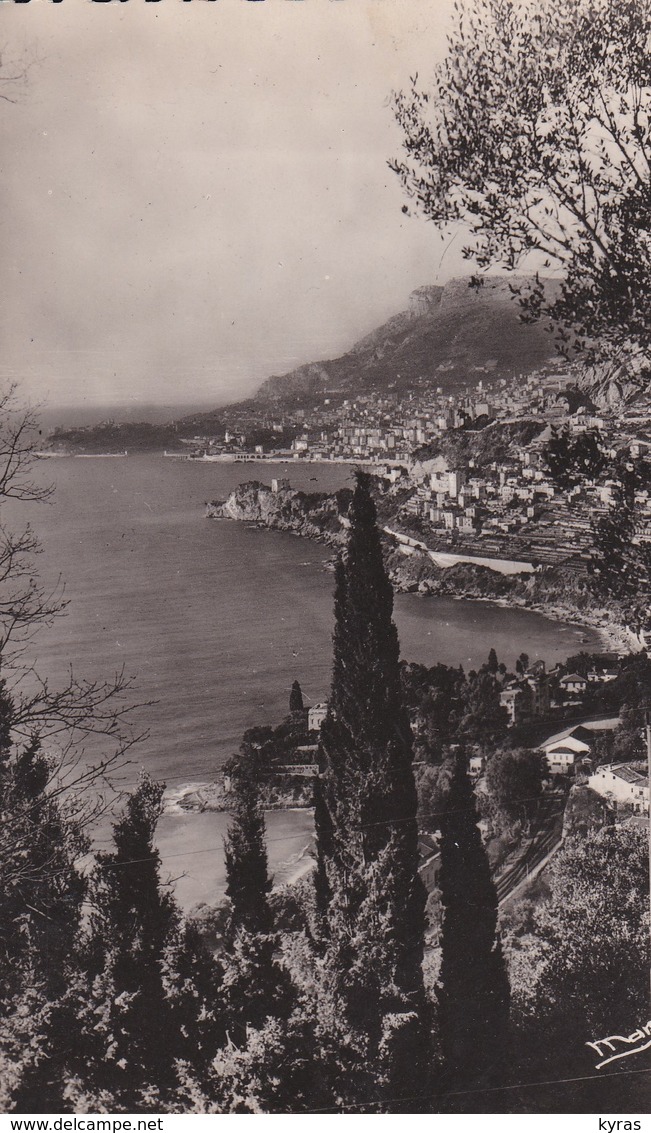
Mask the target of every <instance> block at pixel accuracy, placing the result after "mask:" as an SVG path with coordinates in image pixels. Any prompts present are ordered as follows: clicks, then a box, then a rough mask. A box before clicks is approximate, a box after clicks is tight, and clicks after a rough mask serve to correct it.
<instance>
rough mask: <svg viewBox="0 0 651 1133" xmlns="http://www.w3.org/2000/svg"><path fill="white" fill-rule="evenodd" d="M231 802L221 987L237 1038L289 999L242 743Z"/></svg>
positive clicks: (253, 774) (253, 779) (256, 788)
mask: <svg viewBox="0 0 651 1133" xmlns="http://www.w3.org/2000/svg"><path fill="white" fill-rule="evenodd" d="M231 778H232V783H233V793H234V804H233V808H232V811H231V815H232V818H231V824H230V826H229V830H228V836H227V838H226V841H225V845H224V849H225V854H226V895H227V896H228V897H229V898H230V902H231V908H230V916H229V924H228V929H227V933H228V937H229V951H228V956H227V957H226V958H225V965H226V967H225V974H224V989H225V993H226V1000H227V1012H228V1018H229V1026H230V1027H231V1029H232V1030H233V1032H234V1035H235V1037H236V1039H237V1040H238V1041H241V1040H242V1039H243V1038H244V1037H245V1036H246V1031H247V1026H249V1025H251V1026H255V1027H259V1026H261V1025H262V1024H263V1023H264V1021H265V1019H267V1018H268V1017H269V1016H285V1015H287V1014H288V1013H289V1011H290V1010H291V1007H292V1005H293V995H292V989H291V981H290V979H289V976H288V974H287V972H286V971H285V970H284V969H283V968H282V967H281V966H280V964H279V963H278V961H277V959H276V957H275V953H276V951H277V943H278V942H277V936H276V934H275V932H274V921H273V915H272V912H271V908H270V905H269V893H270V891H271V885H272V883H271V878H270V877H269V869H268V861H267V847H266V843H265V820H264V810H263V807H262V802H261V799H260V771H259V759H258V758H257V752H256V751H255V750H254V749H253V748H251V747H250V746H247V745H243V747H242V749H241V752H240V755H239V757H238V760H237V762H236V763H235V764H234V766H233V768H232V770H231Z"/></svg>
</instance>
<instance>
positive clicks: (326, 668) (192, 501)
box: [2, 454, 599, 909]
mask: <svg viewBox="0 0 651 1133" xmlns="http://www.w3.org/2000/svg"><path fill="white" fill-rule="evenodd" d="M35 474H36V476H37V477H38V478H39V479H42V480H43V482H44V483H45V482H48V483H52V484H53V485H54V488H55V490H54V492H53V495H52V497H51V499H50V500H49V501H48V502H42V503H31V504H29V505H27V504H21V503H15V502H10V503H5V504H4V505H3V516H2V519H3V522H5V523H8V524H9V525H13V526H16V525H20V524H21V523H24V522H26V521H29V523H30V524H31V526H32V528H33V529H34V531H35V533H36V534H37V535H38V537H39V539H40V541H41V544H42V548H43V554H42V556H40V557H39V561H38V569H39V575H40V578H41V579H42V581H43V582H44V583H45V584H46V585H48V586H50V587H52V588H55V587H57V586H60V585H64V586H65V598H66V600H67V601H68V603H69V604H68V607H67V610H66V613H65V616H64V617H61V618H57V619H56V620H55V622H54V624H53V625H52V626H51V627H50V628H46V629H43V631H42V632H40V634H39V635H38V638H37V639H36V641H35V643H34V645H33V647H31V648H33V654H34V656H33V659H34V663H35V665H36V667H37V669H38V671H39V673H40V674H41V675H42V676H43V677H46V678H47V679H48V680H50V681H51V682H52V684H53V685H56V683H57V682H61V681H65V680H66V679H67V676H68V672H69V668H70V666H72V667H73V669H74V671H75V673H76V674H78V675H79V676H82V677H85V678H88V679H98V680H100V679H106V678H110V677H111V676H112V675H113V674H114V673H116V672H118V671H121V670H122V669H123V670H124V672H125V674H126V675H128V676H129V677H133V678H134V689H133V692H132V696H133V700H134V702H138V703H139V704H140V705H141V707H140V708H138V709H137V710H136V711H135V712H134V714H133V717H134V725H135V726H136V727H137V728H138V730H141V731H145V730H146V732H147V736H146V738H144V739H143V740H142V741H141V743H140V744H139V745H138V746H137V748H136V749H135V750H133V751H132V752H131V759H132V763H131V764H130V765H129V766H128V767H127V768H125V769H124V771H123V773H122V774H123V782H124V785H125V786H127V787H128V786H129V784H130V783H132V782H135V779H136V777H137V773H138V770H139V768H141V767H142V768H145V769H146V770H147V771H149V772H150V773H151V774H152V775H153V776H155V777H156V778H157V779H162V780H164V781H165V783H166V784H167V792H166V812H165V814H164V816H163V818H162V819H161V822H160V825H159V832H158V845H159V849H160V852H161V855H162V859H163V869H164V871H166V873H167V874H169V876H170V878H171V879H172V881H173V885H174V888H175V891H176V894H177V897H178V899H179V901H180V903H181V904H182V905H183V907H185V908H186V909H188V908H191V907H193V906H194V905H196V904H197V903H207V904H211V903H215V902H216V901H218V900H219V899H220V898H221V896H222V895H223V890H224V866H223V844H222V842H223V836H224V834H225V832H226V829H227V825H228V818H227V816H226V815H224V814H218V813H213V812H203V813H192V812H187V811H184V810H182V809H181V808H180V807H179V799H180V798H181V797H182V795H183V793H184V792H185V791H186V790H187V788H188V787H189V786H192V785H196V786H199V785H201V784H205V783H208V782H210V781H211V779H212V778H213V777H214V775H215V772H216V771H217V770H218V769H219V768H220V767H221V766H222V765H223V763H224V761H225V760H226V759H227V758H228V757H229V756H231V755H232V754H233V753H234V752H236V751H237V749H238V747H239V744H240V742H241V737H242V733H243V731H244V730H245V729H246V728H249V727H252V726H254V725H260V724H277V723H279V722H280V721H281V720H282V718H283V716H284V715H285V714H286V712H287V708H288V700H289V692H290V688H291V685H292V682H293V681H294V680H295V679H297V680H298V681H299V682H300V684H301V688H302V690H303V695H304V700H305V703H306V704H311V703H316V702H318V701H321V700H325V699H326V698H327V695H328V687H329V682H330V670H331V657H332V640H331V637H332V624H333V611H332V606H333V602H332V597H333V573H332V569H331V558H332V550H331V549H330V548H328V547H327V546H325V545H323V544H320V543H314V542H308V541H306V540H303V539H300V538H298V537H296V536H294V535H291V534H286V533H281V532H274V531H267V530H263V529H260V528H257V527H255V526H254V525H248V524H246V523H237V522H233V521H230V520H209V519H207V518H206V517H205V504H206V501H208V500H213V499H224V498H226V496H227V495H228V493H229V492H230V491H231V490H232V489H233V488H234V487H236V485H237V484H239V483H241V482H243V481H245V480H252V479H255V480H262V481H263V482H265V483H269V482H270V480H271V478H272V477H273V476H284V477H286V478H287V479H289V481H290V484H291V486H292V487H293V488H300V489H303V490H305V491H324V492H325V491H333V490H335V489H337V488H340V487H342V486H345V485H350V484H351V482H352V469H351V468H350V466H348V465H345V464H305V465H299V466H296V465H295V464H290V465H287V466H284V465H280V464H269V465H264V466H261V465H260V464H245V465H242V464H226V463H202V462H198V461H190V460H174V459H171V458H166V457H164V456H162V455H158V454H156V455H137V456H131V455H129V456H125V457H111V456H98V457H58V458H51V459H42V460H39V461H38V462H37V464H36V469H35ZM395 619H396V623H397V626H398V632H399V636H400V643H401V652H402V656H403V657H404V658H405V659H406V660H408V661H418V662H421V663H423V664H427V665H434V664H436V662H438V661H442V662H445V663H446V664H454V665H459V664H461V665H463V666H464V668H466V669H468V668H471V667H473V666H477V665H479V664H481V663H482V662H483V661H484V660H485V659H486V657H487V655H488V651H489V649H490V648H491V647H494V648H495V650H496V651H497V654H498V657H499V659H500V660H503V661H505V662H506V664H507V665H509V666H510V667H511V666H513V665H514V663H515V659H516V657H517V656H518V655H519V654H520V653H521V652H525V653H527V654H528V655H529V657H530V658H531V659H532V660H534V659H537V658H543V659H544V660H545V661H547V662H548V663H551V662H554V661H556V660H559V659H564V658H565V657H567V656H568V655H569V654H571V653H573V652H576V651H578V650H579V649H580V648H588V649H589V648H590V647H593V648H597V647H598V644H599V638H598V635H597V634H596V633H595V632H594V631H590V630H587V629H583V628H581V627H577V626H571V625H564V624H562V623H559V622H554V621H551V620H550V619H547V618H544V617H543V616H541V615H540V614H537V613H530V612H527V611H523V610H517V609H509V608H505V607H502V606H497V605H493V604H491V603H486V602H470V601H457V600H454V599H449V598H432V597H424V596H421V595H417V594H400V595H397V596H396V601H395ZM311 822H312V820H311V815H310V813H309V812H306V811H301V810H295V811H286V812H271V813H269V815H268V816H267V835H268V845H269V860H270V867H271V869H272V871H273V873H274V877H275V880H276V883H282V882H284V881H288V880H291V878H292V877H294V876H296V874H297V873H298V872H300V871H301V870H302V869H303V868H304V864H305V860H306V856H307V855H308V854H309V847H310V839H311ZM109 834H110V830H109V828H108V826H107V824H106V823H105V824H104V826H103V827H102V828H101V829H100V830H99V832H98V836H97V838H98V842H99V843H100V844H102V845H104V846H105V845H106V843H107V841H108V838H109Z"/></svg>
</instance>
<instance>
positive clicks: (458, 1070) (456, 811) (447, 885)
mask: <svg viewBox="0 0 651 1133" xmlns="http://www.w3.org/2000/svg"><path fill="white" fill-rule="evenodd" d="M439 886H440V890H441V903H442V905H443V927H442V935H441V952H442V956H441V969H440V974H439V988H438V998H439V1015H440V1028H441V1042H442V1048H443V1055H444V1059H445V1066H446V1072H447V1088H448V1089H452V1090H455V1088H456V1089H458V1088H460V1087H468V1086H470V1085H481V1086H486V1085H491V1084H492V1085H495V1084H497V1082H498V1079H499V1078H500V1075H501V1062H502V1060H503V1059H504V1057H505V1055H506V1043H507V1026H508V1012H509V987H508V980H507V977H506V972H505V969H504V961H503V957H502V951H501V947H500V944H499V941H498V940H497V938H496V926H497V893H496V890H495V885H494V883H493V881H492V878H491V874H490V868H489V864H488V858H487V856H486V852H485V850H484V847H483V845H482V841H481V835H480V833H479V829H478V827H477V811H476V808H475V801H474V797H473V793H472V787H471V785H470V780H469V778H468V772H467V770H466V765H465V758H464V757H463V755H459V756H458V757H457V760H456V766H455V769H454V774H453V777H452V782H451V786H450V790H449V793H448V797H447V805H446V809H445V812H444V815H443V819H442V822H441V873H440V880H439Z"/></svg>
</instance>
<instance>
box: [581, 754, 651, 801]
mask: <svg viewBox="0 0 651 1133" xmlns="http://www.w3.org/2000/svg"><path fill="white" fill-rule="evenodd" d="M588 786H589V787H591V788H592V790H593V791H596V792H597V794H598V795H601V796H602V798H605V799H611V800H612V801H613V802H615V803H618V804H619V805H623V804H625V803H628V804H630V805H631V806H632V807H633V809H634V810H636V811H638V812H640V813H644V814H648V813H649V778H648V775H645V774H644V772H642V771H638V770H637V768H636V767H635V766H633V764H630V763H608V764H604V766H603V767H599V768H598V769H597V771H595V773H594V775H591V776H590V778H589V779H588Z"/></svg>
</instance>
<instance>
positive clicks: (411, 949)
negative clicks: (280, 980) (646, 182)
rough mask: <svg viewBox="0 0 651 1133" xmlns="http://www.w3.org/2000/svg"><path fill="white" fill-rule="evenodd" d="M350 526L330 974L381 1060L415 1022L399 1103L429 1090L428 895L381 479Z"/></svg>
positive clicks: (339, 583)
mask: <svg viewBox="0 0 651 1133" xmlns="http://www.w3.org/2000/svg"><path fill="white" fill-rule="evenodd" d="M349 518H350V523H351V526H350V534H349V540H348V546H347V553H346V557H345V558H344V559H340V560H339V562H338V564H337V571H336V588H335V630H334V662H333V678H332V689H331V696H330V700H329V714H328V716H327V718H326V720H325V721H324V724H323V726H322V729H321V747H320V759H321V764H322V774H321V791H322V807H321V809H322V812H323V813H322V814H321V816H320V821H319V838H318V843H317V845H318V854H319V862H320V865H319V872H318V873H317V879H321V880H322V879H323V878H324V877H325V878H326V879H327V885H328V887H329V891H330V892H329V901H328V906H327V911H326V914H325V924H324V928H325V935H326V945H325V966H326V971H327V973H328V974H327V979H328V982H329V994H330V997H331V999H332V1001H333V1003H335V1004H336V1005H337V1007H336V1013H337V1014H339V1015H340V1017H341V1020H342V1022H343V1024H344V1025H346V1026H348V1027H350V1028H351V1031H352V1033H353V1034H357V1035H358V1036H359V1041H360V1043H361V1044H362V1048H364V1046H366V1045H367V1046H368V1050H367V1057H371V1058H372V1059H373V1061H374V1062H377V1060H378V1059H380V1061H381V1052H382V1050H383V1049H385V1048H384V1047H383V1038H382V1036H383V1034H384V1033H385V1020H386V1017H387V1016H388V1015H389V1014H391V1015H402V1016H404V1018H403V1023H404V1027H402V1028H399V1029H400V1030H401V1041H400V1043H399V1044H398V1047H397V1048H395V1050H394V1057H393V1059H392V1061H391V1064H390V1066H389V1067H387V1070H386V1074H384V1075H381V1077H382V1083H383V1088H384V1089H385V1090H386V1091H387V1092H388V1096H389V1097H392V1098H399V1097H400V1096H405V1095H407V1096H408V1095H410V1094H413V1093H414V1092H416V1093H418V1092H420V1090H421V1088H422V1084H423V1077H422V1076H423V1074H425V1073H426V1068H427V1020H426V1017H425V1016H426V1012H425V996H424V987H423V979H422V970H421V964H422V956H423V938H424V927H425V924H424V907H425V894H424V889H423V886H422V883H421V881H420V878H419V875H418V837H417V836H418V831H417V825H416V807H417V799H416V790H415V785H414V777H413V772H412V767H411V762H412V747H411V732H410V728H409V721H408V718H407V713H406V711H405V707H404V702H403V698H402V689H401V684H400V668H399V646H398V637H397V633H396V628H395V625H394V623H393V621H392V610H393V595H392V592H391V586H390V583H389V581H388V579H387V576H386V572H385V568H384V564H383V559H382V549H381V544H380V537H379V532H378V529H377V525H376V511H375V507H374V504H373V501H372V498H371V495H370V491H369V480H368V477H367V476H365V475H364V474H362V473H360V472H358V473H357V484H356V488H355V493H354V496H353V501H352V504H351V507H350V511H349ZM398 1050H399V1051H400V1055H399V1056H398ZM378 1086H379V1082H378Z"/></svg>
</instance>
